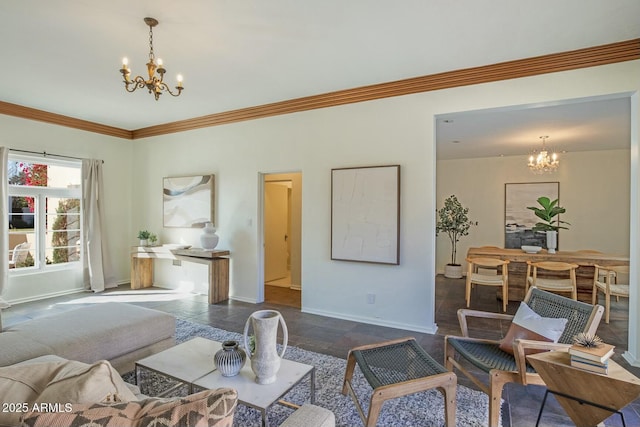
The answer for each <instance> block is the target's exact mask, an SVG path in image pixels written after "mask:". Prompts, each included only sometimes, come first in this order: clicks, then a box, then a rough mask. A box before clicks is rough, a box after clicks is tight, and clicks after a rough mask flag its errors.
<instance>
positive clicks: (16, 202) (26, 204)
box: [9, 196, 36, 231]
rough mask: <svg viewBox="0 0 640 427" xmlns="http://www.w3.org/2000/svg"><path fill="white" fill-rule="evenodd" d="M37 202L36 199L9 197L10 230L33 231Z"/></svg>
mask: <svg viewBox="0 0 640 427" xmlns="http://www.w3.org/2000/svg"><path fill="white" fill-rule="evenodd" d="M35 200H36V199H35V198H34V197H18V196H9V229H17V230H31V231H33V227H34V225H35V217H36V216H35V213H34V212H35V206H36V201H35Z"/></svg>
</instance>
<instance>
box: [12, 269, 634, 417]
mask: <svg viewBox="0 0 640 427" xmlns="http://www.w3.org/2000/svg"><path fill="white" fill-rule="evenodd" d="M106 300H116V301H123V302H128V303H132V304H137V305H141V306H145V307H150V308H154V309H158V310H163V311H166V312H169V313H172V314H174V315H175V316H177V317H180V318H183V319H186V320H190V321H193V322H200V323H204V324H208V325H212V326H215V327H218V328H222V329H226V330H230V331H235V332H240V333H241V332H242V329H243V328H244V324H245V321H246V319H247V317H248V316H249V314H251V313H252V312H253V311H255V310H260V309H267V308H272V309H277V310H279V311H280V312H281V313H282V314H283V316H284V318H285V319H286V321H287V325H288V329H289V344H290V345H295V346H298V347H302V348H304V349H307V350H311V351H316V352H320V353H325V354H331V355H334V356H337V357H342V358H345V357H346V355H347V352H348V350H349V349H350V348H352V347H354V346H357V345H361V344H366V343H372V342H378V341H381V340H384V339H392V338H399V337H404V336H414V337H416V339H417V341H418V342H419V343H420V345H422V346H423V347H424V348H425V349H426V350H427V351H428V352H429V353H430V354H431V355H432V356H433V357H434V358H436V360H442V359H443V337H444V335H446V334H459V333H460V330H459V327H458V320H457V317H456V311H457V309H458V308H460V307H463V306H464V281H463V280H457V279H446V278H444V277H441V276H438V278H437V279H436V305H437V306H436V323H437V324H438V333H437V334H436V335H430V334H424V333H417V332H413V331H406V330H400V329H393V328H387V327H381V326H375V325H369V324H365V323H358V322H353V321H348V320H341V319H334V318H328V317H323V316H317V315H312V314H307V313H302V312H301V311H300V309H299V308H298V307H299V306H300V292H299V291H292V290H289V289H286V288H281V287H274V286H267V287H266V289H265V300H266V302H265V303H262V304H257V305H254V304H248V303H244V302H238V301H233V300H229V301H225V302H223V303H219V304H214V305H209V304H208V303H207V298H206V296H203V295H193V294H185V293H177V292H173V291H169V290H165V289H159V288H149V289H145V290H137V291H132V290H130V289H129V287H128V286H120V287H119V288H117V289H114V290H110V291H108V292H105V293H104V294H91V293H80V294H74V295H68V296H64V297H58V298H51V299H47V300H41V301H35V302H30V303H25V304H18V305H14V306H13V307H10V308H9V309H6V310H3V322H4V326H5V327H8V326H10V325H12V324H15V323H18V322H21V321H25V320H28V319H30V318H35V317H40V316H45V315H47V314H50V313H54V312H59V311H63V310H68V309H71V308H74V307H78V306H80V305H87V304H95V303H99V302H103V301H106ZM517 307H518V303H516V302H511V303H509V307H508V312H509V313H515V311H516V309H517ZM471 308H474V309H480V310H488V311H495V312H498V311H500V310H501V306H500V302H499V301H498V300H497V299H496V298H495V290H494V289H492V288H489V287H482V286H479V287H476V289H474V294H473V303H472V306H471ZM627 313H628V302H627V300H624V299H621V301H620V302H614V303H613V306H612V314H611V323H610V324H609V325H606V324H605V323H604V321H602V323H601V324H600V328H599V329H598V334H599V335H600V336H601V337H602V338H603V339H604V340H605V341H606V342H609V343H612V344H614V345H616V355H615V356H614V357H615V360H616V361H617V362H618V363H620V364H622V365H623V366H624V367H626V368H627V369H629V370H631V371H632V372H633V373H634V374H635V375H637V376H640V368H634V367H630V366H629V365H628V364H627V363H626V361H625V360H624V359H623V358H622V357H621V356H620V354H621V353H622V352H623V351H624V350H626V348H627V332H628V330H627V328H628V315H627ZM471 329H472V332H471V333H472V335H474V336H485V337H489V338H500V331H501V330H505V329H506V328H504V327H497V328H496V327H489V326H488V325H484V324H480V325H477V326H476V327H473V326H472V327H471ZM458 381H459V383H460V384H463V385H465V386H467V387H471V388H475V386H474V385H473V384H472V383H471V382H470V381H468V380H467V379H466V378H464V377H463V376H462V375H458ZM544 391H545V388H544V387H540V386H528V387H523V386H520V385H515V384H510V385H507V387H506V388H505V392H504V393H503V398H504V399H505V403H507V404H505V405H503V425H504V426H505V427H510V426H513V427H520V426H534V425H535V423H536V418H537V415H538V410H539V408H540V404H541V402H542V398H543V396H544ZM639 412H640V399H639V400H636V401H635V402H633V403H632V404H631V405H629V406H628V407H627V408H625V409H624V410H623V413H624V415H625V419H626V424H627V425H628V426H631V425H640V416H639V415H638V413H639ZM605 424H606V426H619V425H622V422H621V421H620V418H619V416H617V415H614V416H612V417H610V418H609V419H607V420H606V422H605ZM540 425H541V426H554V427H555V426H572V425H573V423H571V421H570V420H569V419H568V417H567V416H566V415H565V413H564V411H563V410H562V408H561V407H560V406H559V405H558V404H557V402H556V401H555V399H554V398H553V397H550V398H549V401H548V402H547V405H546V407H545V412H544V414H543V417H542V419H541V421H540Z"/></svg>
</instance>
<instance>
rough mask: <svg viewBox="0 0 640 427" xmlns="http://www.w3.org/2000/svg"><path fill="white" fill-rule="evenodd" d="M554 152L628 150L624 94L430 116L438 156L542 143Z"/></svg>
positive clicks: (504, 151)
mask: <svg viewBox="0 0 640 427" xmlns="http://www.w3.org/2000/svg"><path fill="white" fill-rule="evenodd" d="M540 136H549V138H548V139H547V148H549V149H550V150H554V151H556V152H559V153H560V152H563V151H564V152H576V151H594V150H617V149H628V148H629V147H630V141H631V100H630V98H629V95H628V94H619V95H612V96H607V97H598V98H590V99H579V100H566V101H558V102H554V103H548V104H545V105H522V106H512V107H503V108H495V109H488V110H478V111H466V112H459V113H450V114H442V115H439V116H437V117H436V142H437V143H436V158H437V159H438V160H451V159H465V158H479V157H499V156H524V155H527V154H529V153H530V152H531V151H533V150H539V149H540V148H541V146H542V142H541V140H540Z"/></svg>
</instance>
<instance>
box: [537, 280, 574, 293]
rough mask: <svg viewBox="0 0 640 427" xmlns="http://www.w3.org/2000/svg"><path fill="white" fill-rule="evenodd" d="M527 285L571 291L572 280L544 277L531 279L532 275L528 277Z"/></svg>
mask: <svg viewBox="0 0 640 427" xmlns="http://www.w3.org/2000/svg"><path fill="white" fill-rule="evenodd" d="M527 280H528V281H529V285H531V286H537V287H538V288H540V289H552V290H566V291H571V290H572V289H573V282H572V281H571V279H545V278H543V277H538V278H536V280H535V281H534V280H533V277H528V278H527Z"/></svg>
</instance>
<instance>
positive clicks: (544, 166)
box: [528, 136, 560, 174]
mask: <svg viewBox="0 0 640 427" xmlns="http://www.w3.org/2000/svg"><path fill="white" fill-rule="evenodd" d="M547 138H549V137H548V136H541V137H540V139H541V140H542V150H540V152H539V153H537V152H535V151H534V152H533V154H532V155H531V156H529V164H528V166H529V170H531V172H533V173H537V174H542V173H546V172H555V171H556V169H558V165H559V164H560V160H558V155H557V154H556V153H552V154H551V156H549V152H548V151H547V146H546V142H547Z"/></svg>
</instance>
